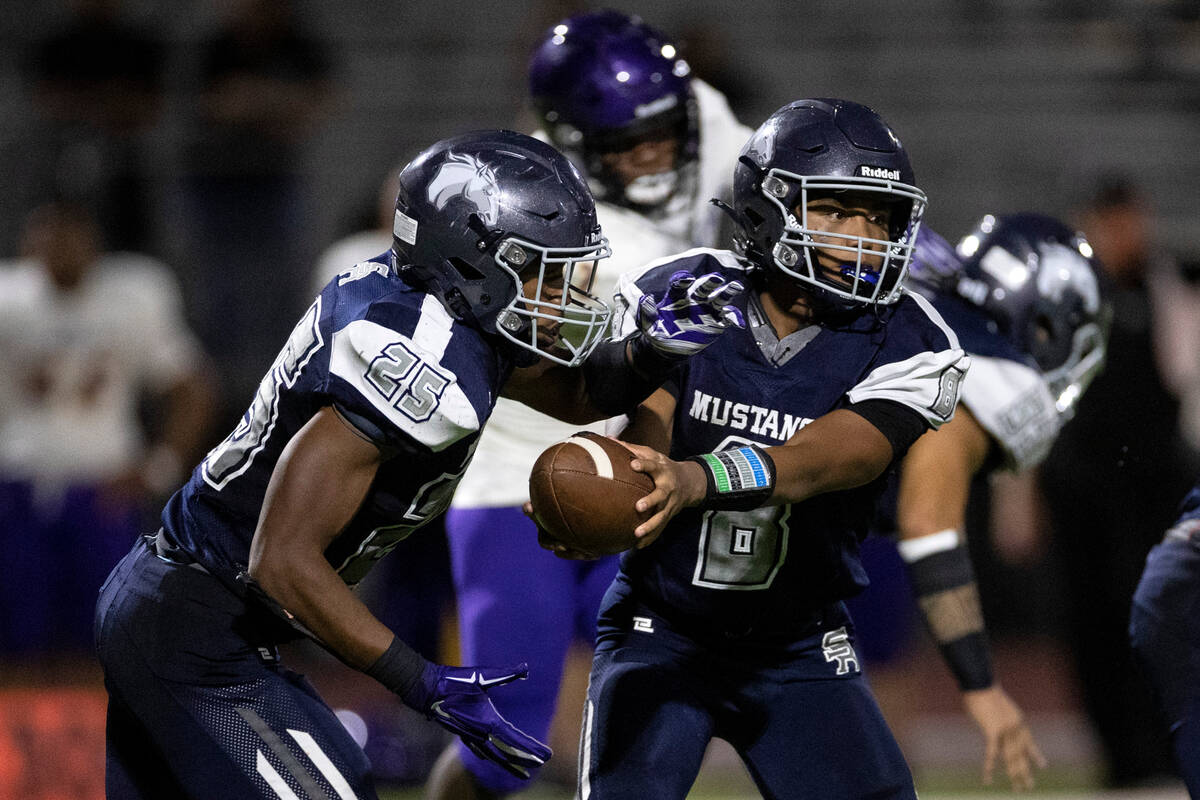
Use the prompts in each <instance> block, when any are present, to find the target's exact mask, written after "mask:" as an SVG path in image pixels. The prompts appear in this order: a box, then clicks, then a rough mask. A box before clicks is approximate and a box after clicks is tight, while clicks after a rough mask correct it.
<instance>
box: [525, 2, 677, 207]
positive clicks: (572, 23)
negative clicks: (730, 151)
mask: <svg viewBox="0 0 1200 800" xmlns="http://www.w3.org/2000/svg"><path fill="white" fill-rule="evenodd" d="M529 91H530V96H531V98H532V100H533V104H534V106H535V108H536V109H537V111H538V114H539V115H540V117H541V120H542V125H543V126H544V129H545V131H546V134H547V135H548V136H549V137H550V141H551V142H552V143H553V144H554V145H555V146H556V147H557V148H558V149H559V150H561V151H562V152H563V153H565V154H566V155H567V156H568V157H570V158H571V159H572V160H573V161H574V162H575V163H576V164H577V165H578V166H579V167H580V169H582V170H583V171H584V173H585V174H586V175H587V176H588V180H589V184H590V185H591V188H592V192H593V193H594V194H595V196H596V198H597V199H601V200H605V201H607V202H610V203H616V204H619V205H625V206H629V207H631V208H634V209H637V210H639V211H643V212H645V211H652V210H654V209H657V208H661V207H662V206H663V205H664V204H665V203H667V201H668V200H670V199H671V198H672V197H675V196H678V195H680V194H681V193H684V192H686V191H688V189H689V187H690V186H692V185H694V182H695V178H694V174H695V169H696V159H697V154H698V151H699V141H700V136H699V122H698V115H697V110H696V102H695V98H694V96H693V94H692V90H691V69H690V68H689V67H688V64H687V62H686V61H684V60H683V59H681V58H679V57H678V53H677V49H676V47H675V45H674V44H672V43H671V40H670V39H669V38H668V37H667V36H666V35H665V34H663V33H662V32H661V31H658V30H656V29H654V28H651V27H650V26H648V25H646V24H645V23H644V22H642V21H641V19H639V18H637V17H631V16H628V15H626V14H623V13H621V12H619V11H608V10H606V11H594V12H589V13H586V14H579V15H577V16H574V17H570V18H568V19H566V20H563V21H562V22H560V23H558V24H557V25H555V26H554V27H553V28H551V29H550V30H549V31H548V32H547V33H546V35H545V36H544V37H543V38H542V40H541V41H540V42H539V43H538V45H537V46H536V47H535V48H534V50H533V55H532V57H531V58H530V62H529ZM668 137H670V138H674V139H675V140H676V142H678V148H677V150H676V153H675V158H674V166H673V167H672V168H671V169H669V170H667V171H665V172H662V173H658V174H651V175H645V176H642V177H639V178H635V179H634V180H633V181H631V182H629V183H628V184H626V183H625V182H624V181H623V180H622V179H621V178H620V177H619V176H618V175H616V174H614V173H613V171H612V170H610V169H608V168H607V167H605V165H604V163H603V160H602V158H601V157H602V156H603V155H604V154H605V153H616V152H623V151H627V150H630V149H632V148H633V147H634V146H635V145H637V144H638V143H639V142H641V141H644V140H647V139H652V138H653V139H661V138H668Z"/></svg>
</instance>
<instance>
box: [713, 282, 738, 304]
mask: <svg viewBox="0 0 1200 800" xmlns="http://www.w3.org/2000/svg"><path fill="white" fill-rule="evenodd" d="M741 293H742V284H741V282H739V281H729V283H726V284H723V285H721V286H719V287H717V289H716V291H714V292H713V293H712V294H711V295H710V296H709V298H708V301H709V304H710V305H712V306H713V307H714V308H720V307H721V306H724V305H728V304H729V303H730V302H731V301H732V300H733V299H734V298H735V297H737V296H738V295H739V294H741Z"/></svg>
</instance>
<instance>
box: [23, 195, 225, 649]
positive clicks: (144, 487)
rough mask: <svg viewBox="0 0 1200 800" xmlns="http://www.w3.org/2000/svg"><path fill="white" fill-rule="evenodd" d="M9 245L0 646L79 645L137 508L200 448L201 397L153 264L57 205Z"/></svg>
mask: <svg viewBox="0 0 1200 800" xmlns="http://www.w3.org/2000/svg"><path fill="white" fill-rule="evenodd" d="M22 249H23V258H22V259H21V260H19V261H17V262H15V263H10V264H7V265H4V266H3V267H0V539H2V541H3V545H2V546H3V552H4V553H5V574H4V580H3V581H0V608H2V609H3V617H2V618H0V652H3V653H7V654H25V655H43V654H46V653H48V652H49V651H50V650H51V649H59V648H61V649H67V650H70V651H76V652H78V651H83V650H85V649H90V643H91V618H92V609H93V608H94V606H95V602H96V593H97V592H98V591H99V589H100V584H101V582H102V581H103V579H104V576H105V575H106V574H107V573H108V571H109V570H110V569H112V566H113V565H114V564H115V563H116V562H117V560H118V559H119V558H120V556H121V555H122V553H123V552H124V551H126V550H128V549H129V546H130V543H131V542H133V541H134V539H135V537H136V536H137V535H138V534H139V533H141V532H142V527H143V523H144V521H145V520H146V517H145V516H144V515H143V512H147V511H148V510H149V509H148V506H149V504H150V501H151V500H161V498H162V496H163V494H164V493H165V492H167V491H169V490H170V489H172V488H174V486H175V484H176V483H178V482H179V480H180V479H181V478H182V476H183V475H184V470H185V468H186V466H187V465H188V464H189V463H191V460H192V459H193V458H195V457H196V456H197V454H198V452H199V450H200V449H201V448H202V447H203V445H204V444H206V442H205V441H204V436H205V433H206V432H207V430H208V427H207V425H208V422H209V416H210V414H209V412H210V409H211V405H212V404H211V395H210V390H209V388H208V385H209V384H208V380H207V375H206V374H205V361H204V358H203V356H202V354H201V351H200V349H199V347H198V346H197V345H196V342H195V341H194V339H193V337H192V336H191V334H190V333H189V332H188V331H187V328H186V327H185V325H184V322H183V314H182V308H181V304H180V296H179V289H178V287H177V286H176V283H175V280H174V278H173V276H172V275H171V274H170V272H169V271H168V270H167V268H166V267H165V265H163V264H162V263H160V262H158V261H156V260H154V259H151V258H149V257H147V256H143V255H139V254H136V253H130V252H109V253H104V252H101V239H100V232H99V229H98V226H97V223H96V221H95V219H94V218H93V217H92V216H91V215H90V214H89V213H88V211H87V210H86V209H85V208H83V207H82V206H80V205H77V204H73V203H67V202H54V203H50V204H47V205H43V206H40V207H38V208H36V209H35V210H34V211H33V212H32V213H30V215H29V217H28V220H27V222H26V228H25V235H24V241H23V248H22ZM147 398H149V399H152V400H156V401H159V404H157V405H154V404H149V405H146V406H143V405H142V402H143V400H145V399H147ZM143 408H146V409H149V410H151V411H155V412H157V413H147V414H145V415H143V413H142V409H143ZM143 417H150V418H151V419H148V420H146V421H145V422H144V421H143ZM148 428H153V430H148Z"/></svg>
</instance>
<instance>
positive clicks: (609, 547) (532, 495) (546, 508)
mask: <svg viewBox="0 0 1200 800" xmlns="http://www.w3.org/2000/svg"><path fill="white" fill-rule="evenodd" d="M633 458H634V456H633V453H631V452H629V450H627V449H626V448H625V446H624V445H622V444H621V443H620V442H618V441H617V440H616V439H610V438H608V437H607V436H601V435H600V434H598V433H591V432H590V431H581V432H580V433H577V434H575V435H573V436H571V437H570V438H568V439H564V440H563V441H561V442H557V443H556V444H552V445H550V447H548V448H546V450H545V451H544V452H543V453H542V454H541V455H540V456H538V460H537V461H536V462H535V463H534V465H533V471H532V472H530V474H529V501H530V503H532V504H533V514H534V517H535V518H536V519H537V522H538V524H539V525H540V526H541V527H542V528H543V529H545V531H546V532H547V533H549V534H550V535H551V536H553V537H554V538H555V539H557V540H558V541H560V542H562V543H563V544H565V545H567V546H568V547H570V548H572V549H575V550H579V551H582V552H584V553H591V554H592V555H597V556H599V555H610V554H612V553H620V552H621V551H622V550H628V549H629V548H631V547H633V546H634V544H636V543H637V537H635V536H634V535H633V529H634V528H636V527H637V526H638V525H639V524H641V523H642V522H644V521H645V520H646V519H648V518H649V517H650V516H651V515H650V514H649V513H646V514H639V513H638V512H637V511H636V510H635V509H634V507H633V504H634V503H635V502H637V500H638V499H640V498H642V497H645V496H646V495H648V494H650V492H651V491H653V490H654V481H653V479H651V478H650V476H649V475H646V474H644V473H641V472H634V471H633V468H632V467H630V466H629V464H630V462H631V461H633Z"/></svg>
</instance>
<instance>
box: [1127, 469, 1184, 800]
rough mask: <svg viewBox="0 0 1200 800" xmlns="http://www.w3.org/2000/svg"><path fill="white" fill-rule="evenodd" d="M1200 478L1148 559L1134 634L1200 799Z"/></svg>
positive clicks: (1179, 762)
mask: <svg viewBox="0 0 1200 800" xmlns="http://www.w3.org/2000/svg"><path fill="white" fill-rule="evenodd" d="M1198 607H1200V481H1198V482H1197V483H1196V485H1195V486H1194V487H1192V490H1191V491H1190V492H1188V494H1187V496H1186V497H1184V499H1183V503H1182V504H1181V506H1180V509H1179V519H1178V520H1177V521H1176V523H1175V524H1174V525H1173V526H1171V528H1170V529H1169V530H1168V531H1167V533H1166V535H1165V536H1164V537H1163V540H1162V542H1161V543H1160V544H1157V545H1155V546H1154V548H1153V549H1152V550H1151V551H1150V554H1149V555H1148V556H1147V557H1146V568H1145V570H1144V571H1143V572H1142V577H1141V580H1140V581H1139V582H1138V586H1137V590H1136V591H1135V592H1134V594H1133V610H1132V612H1131V613H1130V621H1129V637H1130V644H1131V645H1132V646H1133V652H1134V655H1135V656H1136V657H1137V659H1138V662H1139V664H1140V665H1141V667H1142V668H1143V669H1144V670H1145V671H1146V674H1147V675H1148V676H1149V678H1150V682H1151V683H1152V684H1153V685H1154V690H1155V694H1156V695H1157V697H1158V702H1159V705H1160V706H1161V707H1162V710H1163V711H1164V712H1165V713H1166V720H1165V721H1166V723H1167V726H1168V730H1169V732H1170V736H1171V748H1172V750H1173V751H1174V756H1175V765H1176V767H1178V769H1179V773H1180V774H1181V775H1182V776H1183V781H1184V784H1185V785H1186V786H1187V790H1188V796H1189V797H1191V798H1193V800H1197V798H1200V620H1198V619H1197V616H1196V609H1197V608H1198Z"/></svg>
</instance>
